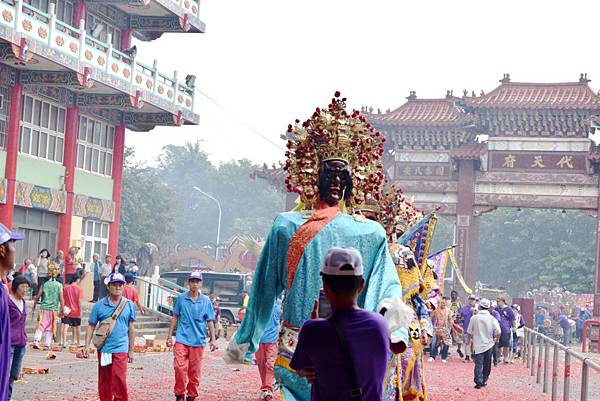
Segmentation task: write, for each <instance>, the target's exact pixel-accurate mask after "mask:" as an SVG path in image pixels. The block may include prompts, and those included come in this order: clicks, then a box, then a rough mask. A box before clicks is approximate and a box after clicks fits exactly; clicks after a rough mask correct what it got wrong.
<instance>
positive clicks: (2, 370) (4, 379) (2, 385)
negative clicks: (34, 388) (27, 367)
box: [0, 224, 24, 401]
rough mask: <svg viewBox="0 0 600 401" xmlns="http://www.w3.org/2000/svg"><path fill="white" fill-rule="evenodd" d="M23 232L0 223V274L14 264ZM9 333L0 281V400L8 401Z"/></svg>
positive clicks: (6, 310)
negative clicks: (17, 246) (15, 230)
mask: <svg viewBox="0 0 600 401" xmlns="http://www.w3.org/2000/svg"><path fill="white" fill-rule="evenodd" d="M23 238H24V236H23V234H18V233H13V232H11V231H10V230H9V229H8V228H6V227H5V226H4V225H3V224H0V274H1V275H2V276H5V275H6V274H8V273H9V272H10V271H11V270H12V268H13V266H14V265H15V253H16V250H15V244H14V242H15V241H16V240H21V239H23ZM10 345H11V335H10V318H9V312H8V288H6V286H5V285H4V283H3V282H0V401H8V376H9V373H10V365H11V353H10Z"/></svg>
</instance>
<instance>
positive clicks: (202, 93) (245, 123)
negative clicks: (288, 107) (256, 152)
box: [195, 88, 286, 151]
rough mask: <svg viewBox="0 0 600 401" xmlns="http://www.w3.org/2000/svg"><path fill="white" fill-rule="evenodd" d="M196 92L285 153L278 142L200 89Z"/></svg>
mask: <svg viewBox="0 0 600 401" xmlns="http://www.w3.org/2000/svg"><path fill="white" fill-rule="evenodd" d="M195 90H196V91H197V92H198V93H200V94H201V95H202V96H204V97H205V98H206V99H208V100H209V101H211V102H212V103H214V105H215V106H217V107H218V108H220V109H221V110H223V111H224V112H225V113H227V114H229V115H230V116H231V117H233V118H234V119H236V120H237V122H239V123H240V124H242V125H243V126H245V127H246V128H248V129H249V130H250V131H252V132H253V133H255V134H256V135H258V136H260V137H261V138H262V139H264V140H265V141H267V142H269V143H270V144H271V145H273V146H276V147H277V148H278V149H280V150H283V151H285V150H286V149H285V148H283V147H281V146H280V145H279V144H277V143H276V142H273V141H272V140H270V139H269V138H268V137H267V136H266V135H263V134H262V133H260V132H259V131H258V130H257V129H256V128H254V127H253V126H251V125H250V124H248V123H247V122H246V121H244V120H242V119H241V118H240V117H238V116H237V115H236V114H235V113H233V112H231V111H229V110H228V109H226V108H225V107H224V106H222V105H221V104H220V103H219V102H217V101H216V100H215V99H213V98H212V97H210V96H208V95H207V94H206V93H204V92H202V91H201V90H200V89H198V88H195Z"/></svg>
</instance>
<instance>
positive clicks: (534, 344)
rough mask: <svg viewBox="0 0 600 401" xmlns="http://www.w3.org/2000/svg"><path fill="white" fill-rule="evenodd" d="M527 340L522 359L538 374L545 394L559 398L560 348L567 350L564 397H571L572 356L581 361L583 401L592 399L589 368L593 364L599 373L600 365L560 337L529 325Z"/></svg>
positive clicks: (554, 400)
mask: <svg viewBox="0 0 600 401" xmlns="http://www.w3.org/2000/svg"><path fill="white" fill-rule="evenodd" d="M524 343H525V344H523V351H524V357H523V363H526V364H527V368H529V369H530V374H531V376H535V378H536V380H535V381H536V383H537V384H542V391H543V392H544V393H545V394H547V393H548V392H550V396H551V400H552V401H558V399H559V388H558V378H559V359H560V356H559V352H563V353H564V365H563V374H562V376H563V386H562V387H563V391H562V399H563V401H569V400H571V357H573V358H575V359H578V360H579V361H581V383H580V392H579V397H578V398H579V399H580V400H581V401H588V400H590V399H591V398H589V394H588V392H589V382H590V379H589V371H590V368H591V369H593V370H595V371H596V373H600V365H598V364H597V363H595V362H594V361H592V360H591V359H590V358H588V357H586V356H585V355H583V354H581V353H579V352H577V351H575V350H573V349H572V348H569V347H565V346H564V345H562V344H561V343H559V342H558V341H556V340H553V339H551V338H550V337H547V336H545V335H543V334H541V333H539V332H537V331H535V330H532V329H530V328H527V327H525V339H524ZM550 351H552V357H550ZM550 363H552V366H550ZM549 376H550V377H549ZM594 399H596V398H594Z"/></svg>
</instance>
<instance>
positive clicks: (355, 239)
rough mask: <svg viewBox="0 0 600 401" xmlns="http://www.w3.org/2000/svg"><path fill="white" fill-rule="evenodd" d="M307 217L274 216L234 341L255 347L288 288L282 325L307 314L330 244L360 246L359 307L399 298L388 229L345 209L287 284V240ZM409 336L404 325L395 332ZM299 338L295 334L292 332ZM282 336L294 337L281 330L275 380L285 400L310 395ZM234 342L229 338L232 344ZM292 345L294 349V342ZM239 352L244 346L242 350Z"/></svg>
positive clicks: (299, 320) (317, 239) (306, 398)
mask: <svg viewBox="0 0 600 401" xmlns="http://www.w3.org/2000/svg"><path fill="white" fill-rule="evenodd" d="M306 221H307V219H306V218H305V217H303V216H302V214H301V213H299V212H286V213H282V214H280V215H278V216H277V218H276V219H275V222H274V223H273V226H272V228H271V232H270V233H269V235H268V237H267V240H266V243H265V246H264V248H263V250H262V253H261V255H260V258H259V261H258V263H257V266H256V273H255V275H254V280H253V286H252V292H251V296H250V302H249V305H248V310H247V312H246V316H245V318H244V321H243V322H242V325H241V327H240V328H239V330H238V331H237V333H236V335H235V337H234V339H233V340H232V343H233V346H234V347H236V346H240V348H241V349H244V351H245V350H246V348H247V351H248V352H254V351H256V349H257V346H258V341H259V339H260V337H261V335H262V333H263V331H264V329H265V326H266V325H267V324H268V322H269V319H270V317H271V311H272V309H273V305H274V303H275V299H276V297H278V296H280V295H281V294H282V293H283V292H284V291H286V294H285V299H284V302H283V325H284V326H286V325H287V326H293V327H294V328H295V329H296V330H298V329H299V328H300V327H302V324H303V323H304V322H305V321H306V320H309V319H310V316H311V311H312V309H313V306H314V301H315V300H316V299H318V297H319V290H320V289H321V288H322V285H323V284H322V280H321V276H320V270H321V266H322V265H323V261H324V257H325V254H326V252H327V251H328V250H329V249H330V248H331V247H334V246H337V247H353V248H356V249H358V250H359V251H360V253H361V255H362V258H363V264H364V278H365V286H364V289H363V291H362V292H361V293H360V295H359V298H358V304H359V306H360V307H362V308H364V309H366V310H370V311H376V310H377V308H378V305H379V303H380V302H381V301H382V300H383V299H386V298H399V299H401V298H402V287H401V285H400V281H399V279H398V274H397V273H396V267H395V266H394V263H393V261H392V258H391V256H390V254H389V251H388V246H387V240H386V234H385V230H384V229H383V227H382V226H381V225H380V224H379V223H376V222H373V221H370V220H365V221H359V220H357V219H355V218H354V217H353V216H350V215H347V214H341V213H340V214H338V215H337V216H336V217H335V218H334V219H333V220H332V221H330V222H329V224H327V225H326V226H324V227H323V228H321V230H320V231H319V232H318V233H317V234H316V235H315V236H314V237H313V238H312V240H311V241H310V242H309V243H308V245H307V246H306V248H305V250H304V253H303V255H302V257H301V259H300V262H299V264H298V267H297V269H296V273H295V276H294V279H293V283H292V285H291V288H286V287H287V283H288V271H287V258H288V246H289V244H290V240H291V239H292V237H293V235H294V233H295V232H296V231H297V230H298V228H299V227H300V226H301V225H302V224H304V223H305V222H306ZM394 334H395V335H396V336H397V338H400V339H401V340H402V341H404V342H408V331H407V329H400V330H397V331H396V332H395V333H394ZM295 339H296V340H297V337H296V338H295ZM282 342H285V344H283V345H284V347H285V346H286V345H290V344H291V343H293V342H294V339H293V338H290V337H287V336H286V335H285V330H284V329H282V332H281V333H280V344H279V348H280V350H279V352H278V357H277V360H276V366H275V380H276V381H277V382H278V384H279V385H280V389H281V395H282V399H283V400H285V401H294V400H298V401H309V400H310V385H309V384H308V382H307V381H306V380H305V379H303V378H301V377H299V376H298V375H297V374H296V373H295V372H294V371H293V370H292V369H291V368H290V367H289V361H290V359H291V355H292V353H293V350H292V351H291V352H285V350H283V351H282ZM231 345H232V344H230V347H231ZM291 345H293V349H295V343H293V344H291ZM242 354H243V352H242Z"/></svg>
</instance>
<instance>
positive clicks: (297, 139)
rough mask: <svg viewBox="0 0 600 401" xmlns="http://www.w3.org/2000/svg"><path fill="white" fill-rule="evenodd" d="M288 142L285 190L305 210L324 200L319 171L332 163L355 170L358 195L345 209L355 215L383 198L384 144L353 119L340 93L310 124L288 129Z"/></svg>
mask: <svg viewBox="0 0 600 401" xmlns="http://www.w3.org/2000/svg"><path fill="white" fill-rule="evenodd" d="M286 137H287V139H288V143H287V147H288V151H286V153H285V155H286V157H287V161H286V163H285V165H284V167H283V168H284V170H285V171H287V174H288V175H287V178H286V179H285V184H286V187H287V190H288V191H289V192H296V193H297V194H299V195H300V200H301V202H302V206H303V207H304V208H306V209H312V208H314V206H315V205H316V203H317V201H318V200H319V189H318V186H317V180H318V172H319V168H320V166H321V163H322V162H323V161H326V160H332V159H338V160H344V161H346V162H347V163H348V164H349V165H350V167H351V176H352V184H353V190H352V196H351V198H350V204H349V205H346V206H347V207H349V208H350V210H351V211H352V210H354V207H355V206H356V205H361V204H364V203H365V202H366V201H367V200H368V199H371V198H375V199H378V198H379V193H380V191H381V188H382V186H383V184H384V181H385V177H384V175H383V164H382V163H381V157H382V155H383V152H384V150H383V143H384V142H385V138H384V137H383V135H381V134H380V133H379V132H375V130H374V129H373V127H371V125H370V124H369V123H367V122H366V119H365V117H364V116H362V115H361V114H360V112H358V111H357V110H353V111H352V113H348V112H347V111H346V98H341V99H340V93H339V92H335V97H334V98H332V99H331V103H330V104H329V105H328V106H327V107H325V108H324V109H320V108H317V109H316V110H315V112H314V113H313V115H312V116H311V117H310V118H309V119H308V120H306V121H304V122H303V123H300V120H296V121H295V123H294V124H290V125H288V129H287V135H286Z"/></svg>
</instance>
